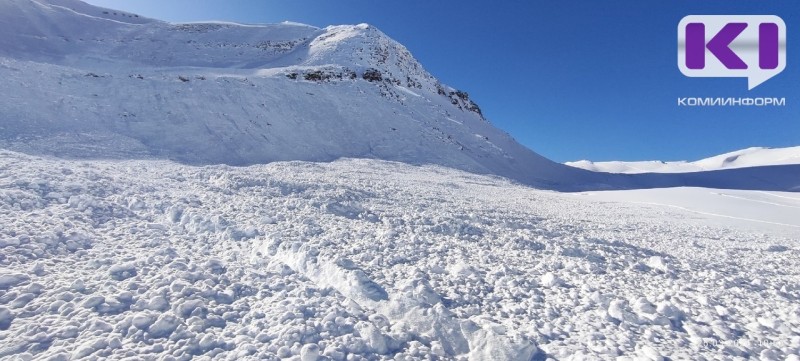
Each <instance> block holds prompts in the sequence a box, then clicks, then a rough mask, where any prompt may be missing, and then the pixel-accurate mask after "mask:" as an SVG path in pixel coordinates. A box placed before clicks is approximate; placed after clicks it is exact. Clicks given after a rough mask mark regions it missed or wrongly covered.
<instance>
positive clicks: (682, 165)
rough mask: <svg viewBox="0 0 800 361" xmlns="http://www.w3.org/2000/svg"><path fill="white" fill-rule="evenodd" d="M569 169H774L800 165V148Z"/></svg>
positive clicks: (583, 162)
mask: <svg viewBox="0 0 800 361" xmlns="http://www.w3.org/2000/svg"><path fill="white" fill-rule="evenodd" d="M566 164H567V165H569V166H572V167H576V168H582V169H586V170H590V171H594V172H608V173H627V174H637V173H687V172H702V171H711V170H720V169H736V168H747V167H763V166H772V165H787V164H800V146H797V147H787V148H763V147H753V148H747V149H742V150H737V151H734V152H729V153H725V154H720V155H717V156H714V157H709V158H706V159H702V160H698V161H695V162H686V161H678V162H662V161H643V162H619V161H613V162H592V161H588V160H581V161H577V162H567V163H566Z"/></svg>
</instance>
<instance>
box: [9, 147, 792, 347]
mask: <svg viewBox="0 0 800 361" xmlns="http://www.w3.org/2000/svg"><path fill="white" fill-rule="evenodd" d="M675 192H681V190H679V189H678V190H675ZM789 198H791V197H788V196H787V199H789ZM787 202H788V200H787ZM795 206H796V205H795ZM797 209H798V208H797V207H795V208H791V207H790V206H787V207H786V212H797ZM709 217H711V216H705V215H699V214H697V213H691V212H685V211H683V210H680V209H674V208H669V207H658V206H654V205H643V204H632V203H625V202H614V201H605V200H604V201H600V200H595V199H592V198H591V197H582V196H580V195H576V194H563V193H555V192H547V191H539V190H535V189H532V188H528V187H524V186H519V185H516V184H513V183H511V182H509V181H507V180H504V179H501V178H496V177H489V176H478V175H471V174H468V173H463V172H459V171H454V170H449V169H446V168H440V167H432V166H431V167H416V166H410V165H404V164H400V163H391V162H383V161H371V160H349V159H345V160H340V161H336V162H333V163H327V164H322V163H305V162H285V163H273V164H269V165H258V166H250V167H240V168H236V167H229V166H206V167H194V166H185V165H181V164H177V163H172V162H167V161H85V160H60V159H51V158H38V157H33V156H27V155H22V154H19V153H14V152H8V151H0V225H1V226H0V358H2V359H9V358H10V359H52V360H68V359H84V358H85V359H107V358H112V359H123V358H128V359H175V360H182V359H183V360H185V359H190V358H193V357H202V358H199V359H228V360H233V359H247V358H251V359H266V360H278V359H292V360H304V361H306V360H389V359H392V360H417V359H428V360H438V359H441V360H450V359H465V360H466V359H469V360H504V359H505V360H525V361H527V360H531V359H533V360H546V359H548V358H551V359H556V360H569V359H617V358H618V357H623V358H629V359H643V360H648V359H652V360H661V359H672V360H681V359H747V358H754V357H756V358H759V359H762V360H784V359H786V360H798V357H797V354H798V352H800V303H798V297H800V286H799V285H798V281H799V280H800V276H799V275H800V267H798V261H797V260H798V255H799V254H800V245H799V244H798V243H799V240H798V238H797V237H796V235H797V234H798V233H800V232H798V230H797V228H791V227H790V226H786V225H784V226H780V225H775V226H774V229H772V230H771V229H765V228H763V227H762V228H753V229H750V228H748V226H747V225H741V224H740V225H738V226H737V225H735V224H733V223H735V222H739V221H736V220H728V221H727V222H731V224H729V225H724V224H720V223H715V222H711V221H709ZM768 228H769V227H768Z"/></svg>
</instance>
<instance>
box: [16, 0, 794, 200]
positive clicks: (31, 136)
mask: <svg viewBox="0 0 800 361" xmlns="http://www.w3.org/2000/svg"><path fill="white" fill-rule="evenodd" d="M0 31H2V34H3V36H2V37H0V77H2V79H3V81H2V82H0V94H2V97H0V148H5V149H9V150H14V151H21V152H24V153H28V154H37V155H55V156H58V157H62V158H82V159H94V158H105V159H108V158H111V159H147V158H156V159H170V160H176V161H179V162H181V163H184V164H194V165H205V164H229V165H250V164H260V163H268V162H273V161H289V160H303V161H331V160H335V159H339V158H373V159H382V160H390V161H400V162H404V163H410V164H417V165H421V164H437V165H442V166H447V167H452V168H456V169H460V170H466V171H469V172H474V173H483V174H492V175H498V176H503V177H507V178H510V179H513V180H515V181H518V182H521V183H524V184H527V185H532V186H536V187H540V188H548V189H557V190H565V191H575V190H587V189H627V188H653V187H675V186H687V185H689V186H716V187H723V188H738V189H762V190H797V189H800V166H788V167H785V168H781V169H762V170H756V171H754V170H752V169H749V170H741V171H735V170H725V171H726V172H728V173H725V174H719V173H717V172H702V173H696V174H691V175H684V174H678V175H671V176H663V175H661V176H638V175H614V174H606V173H597V172H590V171H586V170H583V169H577V168H575V167H569V166H565V165H563V164H559V163H556V162H553V161H550V160H548V159H546V158H545V157H542V156H540V155H539V154H536V153H534V152H533V151H531V150H529V149H528V148H526V147H524V146H522V145H520V144H519V143H517V142H516V141H515V140H514V139H513V138H512V137H510V136H509V135H508V134H506V133H505V132H503V131H501V130H499V129H497V128H495V127H494V126H493V125H492V124H491V123H490V122H489V121H487V119H485V118H484V117H483V115H482V112H481V110H480V108H479V107H478V105H477V104H476V103H475V102H474V101H473V100H472V99H471V98H470V97H469V95H468V93H467V92H465V91H461V90H457V89H454V88H452V87H449V86H447V85H444V84H442V83H440V82H439V81H438V80H437V79H436V78H434V77H433V76H432V75H431V74H429V73H428V72H427V71H425V69H424V68H423V67H422V65H420V64H419V63H418V62H417V61H416V60H415V59H414V57H413V56H412V55H411V54H410V53H409V51H408V50H407V49H406V48H405V47H404V46H402V45H401V44H399V43H397V42H396V41H394V40H392V39H390V38H389V37H387V36H386V35H385V34H383V33H382V32H380V31H379V30H378V29H376V28H375V27H373V26H370V25H366V24H360V25H343V26H329V27H325V28H316V27H312V26H307V25H302V24H296V23H282V24H269V25H242V24H233V23H224V22H213V23H190V24H171V23H167V22H162V21H158V20H153V19H147V18H144V17H141V16H138V15H136V14H129V13H125V12H120V11H115V10H111V9H104V8H100V7H95V6H92V5H88V4H86V3H84V2H81V1H78V0H4V1H2V2H0Z"/></svg>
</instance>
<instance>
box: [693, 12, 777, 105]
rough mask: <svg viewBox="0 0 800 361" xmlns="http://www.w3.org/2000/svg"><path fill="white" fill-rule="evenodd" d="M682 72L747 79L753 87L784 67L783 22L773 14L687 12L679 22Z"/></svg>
mask: <svg viewBox="0 0 800 361" xmlns="http://www.w3.org/2000/svg"><path fill="white" fill-rule="evenodd" d="M678 68H679V69H680V70H681V73H683V75H686V76H689V77H706V78H720V77H724V78H731V77H733V78H747V85H748V89H753V88H755V87H757V86H758V85H760V84H761V83H763V82H765V81H767V80H769V79H770V78H772V77H774V76H776V75H778V74H780V72H782V71H783V69H785V68H786V24H785V23H784V22H783V20H782V19H781V18H779V17H777V16H773V15H689V16H687V17H685V18H683V19H682V20H681V22H680V24H678Z"/></svg>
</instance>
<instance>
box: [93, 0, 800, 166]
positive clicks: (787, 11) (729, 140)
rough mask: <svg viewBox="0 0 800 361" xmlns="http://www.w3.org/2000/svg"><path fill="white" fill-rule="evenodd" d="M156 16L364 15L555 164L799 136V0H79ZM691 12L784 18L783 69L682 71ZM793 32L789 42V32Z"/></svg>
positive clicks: (321, 19)
mask: <svg viewBox="0 0 800 361" xmlns="http://www.w3.org/2000/svg"><path fill="white" fill-rule="evenodd" d="M89 2H90V3H93V4H97V5H101V6H106V7H111V8H116V9H120V10H127V11H131V12H135V13H138V14H141V15H145V16H149V17H154V18H159V19H162V20H168V21H176V22H177V21H198V20H229V21H238V22H246V23H270V22H280V21H284V20H291V21H297V22H302V23H306V24H311V25H315V26H325V25H330V24H357V23H362V22H366V23H370V24H373V25H375V26H377V27H378V28H380V29H381V30H383V31H384V32H385V33H386V34H388V35H389V36H391V37H393V38H394V39H396V40H398V41H399V42H401V43H403V44H404V45H406V47H408V49H409V50H411V52H412V53H413V54H414V55H415V56H416V57H417V59H419V60H420V62H421V63H422V64H423V65H424V66H425V67H426V69H428V71H430V72H431V73H432V74H433V75H434V76H436V77H437V78H439V79H440V80H441V81H442V82H444V83H446V84H448V85H451V86H453V87H456V88H459V89H463V90H465V91H467V92H469V93H470V95H471V96H472V97H473V98H474V99H475V100H476V102H477V103H478V104H479V105H480V106H481V107H482V109H483V110H484V113H485V114H486V115H487V117H488V118H489V119H490V120H491V121H492V122H493V123H494V124H495V125H497V126H498V127H500V128H502V129H504V130H506V131H507V132H509V133H510V134H511V135H513V136H514V137H515V138H516V139H517V140H519V141H520V142H521V143H523V144H525V145H526V146H528V147H529V148H531V149H533V150H534V151H536V152H538V153H540V154H542V155H545V156H547V157H549V158H551V159H554V160H556V161H568V160H578V159H591V160H649V159H659V160H683V159H687V160H695V159H700V158H704V157H706V156H711V155H716V154H720V153H723V152H727V151H731V150H736V149H741V148H746V147H750V146H769V147H783V146H794V145H800V60H798V59H800V57H798V56H795V54H796V52H798V53H799V54H800V50H798V49H800V2H798V1H797V0H780V1H779V0H767V1H710V0H708V1H697V0H692V1H690V0H678V1H657V2H656V1H641V0H616V1H593V0H582V1H577V0H562V1H523V0H509V1H492V2H490V1H473V0H460V1H455V0H436V1H431V0H405V1H374V0H340V1H331V0H318V1H312V0H237V1H227V0H168V1H167V0H137V1H121V0H116V1H115V0H89ZM691 14H770V15H778V16H780V17H782V18H783V19H784V21H785V22H786V24H787V28H788V35H787V38H788V64H787V68H786V70H785V71H784V72H783V73H781V74H780V75H778V76H777V77H775V78H773V79H771V80H769V81H767V82H766V83H764V84H762V85H761V86H759V87H757V88H756V89H754V90H752V91H748V90H747V80H746V79H744V78H736V79H710V78H686V77H684V76H683V75H682V74H681V73H680V71H679V70H678V67H677V65H676V59H677V54H676V51H677V44H676V43H677V40H676V39H677V34H676V32H677V26H678V22H679V21H680V19H681V18H683V17H684V16H686V15H691ZM795 40H796V42H795ZM688 96H699V97H707V96H713V97H729V96H730V97H752V96H764V97H785V98H786V101H787V106H786V107H782V108H741V107H734V108H686V107H682V108H679V107H678V106H677V98H678V97H688Z"/></svg>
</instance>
